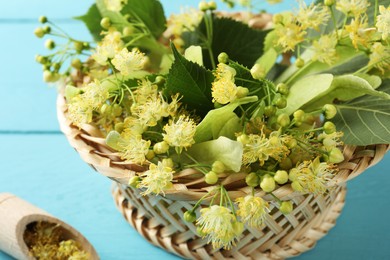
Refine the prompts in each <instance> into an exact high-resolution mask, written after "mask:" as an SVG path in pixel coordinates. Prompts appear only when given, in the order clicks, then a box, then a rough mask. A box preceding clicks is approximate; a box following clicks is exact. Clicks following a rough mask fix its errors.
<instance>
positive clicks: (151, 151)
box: [145, 150, 156, 161]
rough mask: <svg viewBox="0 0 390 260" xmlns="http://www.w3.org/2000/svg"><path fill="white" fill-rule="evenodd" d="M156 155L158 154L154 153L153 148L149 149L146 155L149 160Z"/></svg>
mask: <svg viewBox="0 0 390 260" xmlns="http://www.w3.org/2000/svg"><path fill="white" fill-rule="evenodd" d="M155 156H156V154H155V153H154V151H153V150H149V151H148V152H147V154H146V155H145V157H146V159H148V160H149V161H151V160H153V159H154V157H155Z"/></svg>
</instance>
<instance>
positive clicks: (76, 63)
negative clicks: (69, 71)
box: [70, 58, 82, 69]
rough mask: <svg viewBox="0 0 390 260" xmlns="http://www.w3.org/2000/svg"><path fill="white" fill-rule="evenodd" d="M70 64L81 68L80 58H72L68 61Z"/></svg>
mask: <svg viewBox="0 0 390 260" xmlns="http://www.w3.org/2000/svg"><path fill="white" fill-rule="evenodd" d="M70 65H71V66H72V67H73V68H75V69H81V66H82V63H81V60H80V59H77V58H76V59H73V60H72V61H71V63H70Z"/></svg>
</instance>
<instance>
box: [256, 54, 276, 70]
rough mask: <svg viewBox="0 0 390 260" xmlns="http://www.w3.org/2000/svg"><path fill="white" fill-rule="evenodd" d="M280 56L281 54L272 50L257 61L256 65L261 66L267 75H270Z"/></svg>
mask: <svg viewBox="0 0 390 260" xmlns="http://www.w3.org/2000/svg"><path fill="white" fill-rule="evenodd" d="M278 56H279V53H278V52H277V51H276V50H275V49H274V48H270V49H268V50H267V51H266V52H265V53H264V54H263V56H261V57H260V58H259V59H258V60H257V61H256V64H260V65H261V66H262V68H264V71H265V73H268V72H269V71H270V70H271V69H272V67H273V66H274V65H275V63H276V60H277V59H278Z"/></svg>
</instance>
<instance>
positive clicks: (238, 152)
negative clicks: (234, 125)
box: [183, 136, 243, 172]
mask: <svg viewBox="0 0 390 260" xmlns="http://www.w3.org/2000/svg"><path fill="white" fill-rule="evenodd" d="M186 154H188V155H190V157H192V158H194V159H195V160H196V162H198V163H200V164H209V165H211V164H213V163H214V162H215V161H221V162H222V163H223V164H224V165H225V166H226V167H227V168H228V169H229V170H232V171H235V172H238V171H239V170H240V169H241V164H242V154H243V148H242V144H241V143H239V142H237V141H232V140H230V139H229V138H226V137H223V136H221V137H219V138H218V139H216V140H212V141H207V142H203V143H199V144H195V145H193V146H192V147H190V148H189V149H188V150H187V151H186V152H184V154H183V156H185V155H186Z"/></svg>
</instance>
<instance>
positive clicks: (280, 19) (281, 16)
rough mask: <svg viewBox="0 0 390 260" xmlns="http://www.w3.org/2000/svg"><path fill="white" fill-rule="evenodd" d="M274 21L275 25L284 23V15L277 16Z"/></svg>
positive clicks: (273, 18)
mask: <svg viewBox="0 0 390 260" xmlns="http://www.w3.org/2000/svg"><path fill="white" fill-rule="evenodd" d="M272 21H273V22H274V24H278V23H282V22H283V15H282V14H275V15H274V16H273V17H272Z"/></svg>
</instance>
